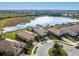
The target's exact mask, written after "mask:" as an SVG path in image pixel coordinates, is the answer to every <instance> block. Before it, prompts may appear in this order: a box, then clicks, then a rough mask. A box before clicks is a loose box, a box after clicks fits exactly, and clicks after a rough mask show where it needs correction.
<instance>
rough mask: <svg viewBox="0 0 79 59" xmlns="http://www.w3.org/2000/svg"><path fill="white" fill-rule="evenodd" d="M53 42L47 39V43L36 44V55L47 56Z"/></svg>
mask: <svg viewBox="0 0 79 59" xmlns="http://www.w3.org/2000/svg"><path fill="white" fill-rule="evenodd" d="M53 44H54V42H52V41H51V40H48V41H47V43H44V44H41V45H38V49H37V52H36V55H37V56H49V54H48V50H49V49H50V48H51V47H52V46H53Z"/></svg>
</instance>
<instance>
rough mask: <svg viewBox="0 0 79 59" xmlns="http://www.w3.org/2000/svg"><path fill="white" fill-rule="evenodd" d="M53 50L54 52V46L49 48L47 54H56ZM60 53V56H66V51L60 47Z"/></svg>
mask: <svg viewBox="0 0 79 59" xmlns="http://www.w3.org/2000/svg"><path fill="white" fill-rule="evenodd" d="M55 52H56V50H55V48H50V49H49V51H48V54H49V56H56V55H55ZM60 53H61V56H68V54H67V52H66V51H65V50H64V49H63V48H60Z"/></svg>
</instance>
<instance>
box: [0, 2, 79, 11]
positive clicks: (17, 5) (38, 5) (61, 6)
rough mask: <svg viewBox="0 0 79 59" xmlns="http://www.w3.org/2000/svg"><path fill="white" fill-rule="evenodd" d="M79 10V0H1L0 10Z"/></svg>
mask: <svg viewBox="0 0 79 59" xmlns="http://www.w3.org/2000/svg"><path fill="white" fill-rule="evenodd" d="M25 9H32V10H33V9H37V10H38V9H42V10H46V9H50V10H79V2H0V10H25Z"/></svg>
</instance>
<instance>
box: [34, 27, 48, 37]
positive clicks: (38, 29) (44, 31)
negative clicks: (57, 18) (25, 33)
mask: <svg viewBox="0 0 79 59" xmlns="http://www.w3.org/2000/svg"><path fill="white" fill-rule="evenodd" d="M34 31H35V32H36V33H37V34H39V35H41V36H42V35H46V34H47V32H48V31H47V30H45V29H43V28H40V27H39V28H35V29H34Z"/></svg>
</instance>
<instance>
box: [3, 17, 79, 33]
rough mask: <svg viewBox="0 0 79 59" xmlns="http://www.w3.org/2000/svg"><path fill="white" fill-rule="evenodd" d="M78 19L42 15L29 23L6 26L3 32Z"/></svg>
mask: <svg viewBox="0 0 79 59" xmlns="http://www.w3.org/2000/svg"><path fill="white" fill-rule="evenodd" d="M76 21H79V20H76V19H70V18H65V17H51V16H42V17H37V18H35V19H34V20H32V21H30V22H29V23H27V22H26V23H24V24H17V25H16V26H11V27H5V28H4V31H3V33H7V32H12V31H16V30H19V29H24V28H26V27H28V26H31V27H36V25H37V24H39V25H42V26H46V25H50V26H51V25H55V24H63V23H67V22H76Z"/></svg>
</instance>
